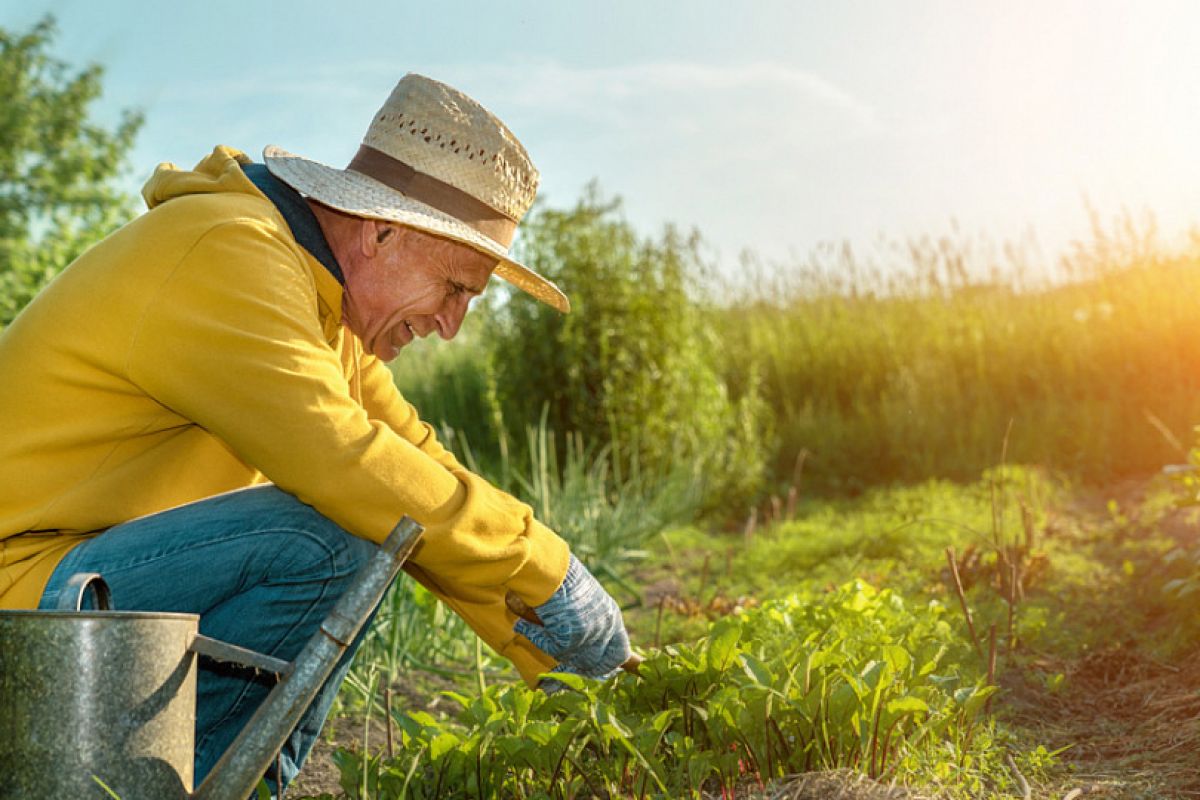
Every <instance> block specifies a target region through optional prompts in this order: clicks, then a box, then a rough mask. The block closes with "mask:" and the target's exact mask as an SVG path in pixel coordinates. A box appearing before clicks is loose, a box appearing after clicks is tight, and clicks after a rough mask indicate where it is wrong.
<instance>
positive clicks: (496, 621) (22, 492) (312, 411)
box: [0, 75, 629, 784]
mask: <svg viewBox="0 0 1200 800" xmlns="http://www.w3.org/2000/svg"><path fill="white" fill-rule="evenodd" d="M264 160H265V164H253V163H251V162H250V160H249V159H247V158H246V157H245V156H244V155H242V154H241V153H239V152H236V151H234V150H231V149H228V148H224V147H218V148H217V149H216V150H214V151H213V153H212V154H211V155H210V156H208V157H207V158H206V159H204V160H203V161H202V162H201V163H200V164H199V165H198V166H197V167H196V168H195V169H194V170H192V171H182V170H179V169H177V168H175V167H174V166H173V165H162V166H160V167H159V169H158V170H157V171H156V172H155V174H154V176H153V177H152V178H151V179H150V181H149V182H148V183H147V184H146V187H145V189H144V191H143V194H144V196H145V198H146V202H147V204H148V205H149V207H150V210H149V211H148V212H147V213H146V214H144V215H142V216H141V217H140V218H138V219H136V220H135V221H133V222H131V223H130V224H129V225H127V226H125V227H124V228H122V229H121V230H119V231H117V232H116V233H114V234H112V235H111V236H109V237H108V238H107V239H105V240H104V241H103V242H101V243H100V244H98V245H97V246H95V247H94V248H92V249H91V250H89V251H88V252H87V253H85V254H84V255H83V256H81V257H80V258H79V259H78V260H77V261H76V262H75V263H74V264H72V265H71V266H70V267H69V268H68V269H67V270H66V271H65V272H63V274H62V275H61V276H59V277H58V278H57V279H56V280H55V281H54V282H53V283H52V284H51V285H50V286H49V287H47V289H46V290H45V291H44V292H42V293H41V295H40V296H39V297H38V298H37V299H35V300H34V301H33V303H32V304H31V305H30V306H29V307H28V308H27V309H26V310H25V311H24V312H23V313H22V315H21V316H20V317H19V318H18V319H17V320H16V321H15V322H13V324H12V325H11V326H10V327H9V328H8V329H7V330H5V331H4V332H3V334H2V335H0V419H3V420H4V428H5V433H4V437H3V438H2V439H0V607H4V608H34V607H38V606H39V605H40V606H42V607H48V606H52V605H53V604H54V602H55V600H56V598H57V595H58V593H59V592H60V591H61V590H62V589H63V588H64V585H65V583H66V581H67V580H68V578H69V577H70V576H71V575H72V574H74V573H76V572H99V573H101V574H103V576H104V577H105V579H106V580H107V582H108V583H109V585H110V587H111V589H112V595H113V600H114V603H115V604H116V606H117V607H118V608H123V609H130V610H133V609H137V610H162V611H180V612H192V613H198V614H200V615H201V621H200V628H201V631H202V632H203V633H205V634H207V635H210V636H213V637H216V638H218V639H223V640H226V641H230V642H233V643H236V644H241V645H244V646H247V647H250V648H253V649H255V650H258V651H260V652H265V653H269V654H273V655H276V656H279V657H281V658H285V659H291V658H293V657H294V656H295V655H296V654H297V653H298V651H299V649H300V647H301V646H302V644H303V643H304V641H305V640H306V639H307V638H308V637H309V635H310V634H311V633H312V631H313V630H314V629H315V626H316V625H317V624H318V623H319V622H320V620H321V619H322V618H323V617H324V616H325V614H326V612H327V611H328V610H329V608H331V607H332V605H333V603H334V601H335V600H336V599H337V597H338V595H339V594H340V593H341V592H342V591H343V590H344V587H345V586H346V584H347V582H348V579H349V577H350V576H352V575H353V573H354V572H355V571H356V569H357V568H358V567H359V566H360V565H361V564H362V563H363V562H364V561H365V560H366V559H367V558H369V557H370V555H371V553H372V552H373V551H374V549H375V548H376V546H377V543H378V542H381V541H382V540H383V539H384V538H385V537H386V535H387V534H388V532H389V531H390V530H391V528H392V527H393V526H394V525H395V523H396V522H397V520H398V519H399V518H400V517H401V516H402V515H404V514H409V515H411V516H412V517H414V518H415V519H416V520H417V521H418V522H420V523H421V524H422V525H424V526H425V528H426V532H425V536H424V538H423V541H422V543H421V545H420V546H419V549H418V550H417V552H416V553H415V554H414V556H413V557H412V559H411V561H410V563H409V565H408V569H409V571H410V572H411V573H412V574H413V575H414V576H415V577H416V578H417V579H419V580H420V581H421V582H422V583H423V584H424V585H425V586H427V587H428V588H429V589H430V590H431V591H433V592H434V593H435V594H436V595H437V596H438V597H439V598H441V599H442V600H443V601H445V602H446V603H448V604H449V605H450V606H451V607H452V608H453V609H454V610H455V611H456V612H457V613H458V614H460V615H461V616H462V617H464V618H465V619H466V620H467V621H468V622H469V623H470V624H471V626H472V627H473V628H474V629H475V630H476V631H477V632H478V633H479V635H480V636H481V637H482V638H483V639H484V640H485V641H487V643H488V644H489V645H491V646H492V647H493V648H494V649H495V650H497V651H498V652H499V653H501V654H502V655H504V656H506V657H507V658H509V659H510V660H512V661H513V662H514V663H515V665H516V666H517V667H518V669H519V670H520V672H521V674H522V675H523V676H524V677H525V679H526V680H528V681H530V682H533V681H535V680H536V678H537V675H538V674H540V673H542V672H546V671H549V670H551V669H553V668H555V667H556V665H557V666H558V667H559V668H561V669H564V670H568V671H574V672H578V673H581V674H585V675H592V676H601V675H605V674H607V673H609V672H610V671H612V670H613V669H615V668H616V667H617V666H618V665H620V664H621V663H622V662H623V661H624V660H625V659H626V657H627V656H628V655H629V642H628V638H627V637H626V635H625V630H624V626H623V624H622V621H621V614H620V611H619V610H618V609H617V607H616V605H615V603H614V602H613V601H612V599H611V598H610V597H609V596H608V595H607V594H606V593H605V592H604V590H603V589H602V588H601V587H600V586H599V584H598V583H597V582H596V581H595V579H594V578H593V577H592V576H591V575H590V574H589V573H588V571H587V570H586V569H585V568H584V567H583V566H582V565H581V564H580V563H579V562H578V561H577V560H576V559H575V558H574V556H572V555H571V554H570V552H569V550H568V548H567V545H566V544H565V543H564V542H563V541H562V540H561V539H560V538H559V537H558V536H557V535H555V534H554V533H553V532H551V531H550V530H548V529H547V528H546V527H544V526H543V525H541V524H540V523H539V522H538V521H537V520H535V519H534V518H533V515H532V512H531V510H530V509H529V507H528V506H526V505H524V504H522V503H520V502H518V501H517V500H515V499H514V498H512V497H510V496H509V495H507V494H505V493H503V492H501V491H499V490H497V489H496V488H494V487H492V486H491V485H489V484H488V483H487V482H486V481H485V480H483V479H482V478H480V477H478V476H477V475H474V474H472V473H471V472H469V471H468V470H466V469H464V468H463V466H462V465H461V464H459V463H458V461H457V460H456V459H455V458H454V456H453V455H452V454H451V453H449V452H448V451H446V450H445V449H444V448H443V447H442V446H441V445H440V444H439V443H438V441H437V440H436V438H435V437H434V434H433V431H432V429H431V428H430V427H429V426H428V425H427V424H425V423H423V422H421V420H420V419H419V418H418V416H417V412H416V411H415V410H414V409H413V407H412V406H410V405H409V404H408V403H406V402H405V401H404V399H403V398H402V397H401V396H400V394H399V393H398V392H397V391H396V389H395V387H394V385H393V382H392V377H391V374H390V373H389V372H388V370H387V369H386V367H385V366H384V364H383V362H385V361H389V360H391V359H392V358H395V356H396V355H397V353H398V352H399V351H400V350H401V349H402V348H404V347H405V346H406V345H407V344H409V343H410V342H411V341H412V340H413V339H414V338H416V337H418V336H428V335H429V334H431V333H436V334H437V335H438V336H440V337H442V338H443V339H450V338H453V336H454V335H455V334H456V333H457V332H458V329H459V326H460V325H461V324H462V320H463V317H464V316H465V315H466V313H467V309H468V306H469V303H470V301H471V298H473V297H475V296H476V295H478V294H480V293H481V292H482V291H483V290H484V286H485V285H486V283H487V281H488V279H489V277H490V276H491V275H492V273H493V272H495V273H496V274H497V275H499V276H501V277H502V278H504V279H506V280H508V281H510V282H511V283H513V284H515V285H516V286H518V287H519V288H521V289H522V290H524V291H526V292H528V293H530V294H532V295H533V296H535V297H537V298H538V299H539V300H541V301H543V302H546V303H548V304H550V305H552V306H554V307H555V308H557V309H559V310H560V311H562V312H566V311H568V310H569V305H568V302H567V299H566V297H564V296H563V295H562V293H561V292H559V291H558V289H557V288H556V287H555V286H554V285H553V284H551V283H549V282H548V281H546V280H545V279H543V278H542V277H540V276H539V275H537V274H535V273H534V272H532V271H530V270H529V269H527V268H525V267H523V266H521V265H520V264H518V263H516V262H515V261H513V260H512V259H511V258H509V255H508V246H509V244H510V243H511V241H512V238H513V234H514V231H515V229H516V225H517V223H518V222H519V221H520V219H521V218H522V216H523V215H524V214H525V212H526V211H527V210H528V209H529V207H530V205H531V203H532V202H533V198H534V194H535V192H536V189H537V180H538V178H537V172H536V171H535V170H534V168H533V165H532V164H531V163H530V161H529V158H528V156H527V154H526V152H525V150H524V148H523V147H522V146H521V145H520V143H519V142H518V141H517V140H516V138H515V137H514V136H513V135H512V133H511V132H510V131H509V130H508V129H507V128H506V127H505V126H504V125H503V124H502V123H501V122H500V121H499V120H497V119H496V118H495V117H494V116H492V115H491V114H489V113H488V112H487V111H486V110H485V109H483V108H482V107H481V106H480V105H479V104H478V103H476V102H475V101H473V100H472V99H471V98H469V97H467V96H465V95H464V94H462V93H460V92H458V91H456V90H454V89H452V88H450V87H448V86H445V85H443V84H441V83H438V82H436V81H433V80H430V79H428V78H425V77H422V76H419V75H407V76H405V77H404V78H403V79H402V80H401V81H400V82H399V84H397V86H396V88H395V90H394V91H393V92H392V94H391V96H390V97H389V98H388V100H387V102H386V103H384V105H383V107H382V108H381V109H380V111H379V113H378V114H376V115H375V117H374V119H373V120H372V122H371V124H370V128H369V129H368V131H367V134H366V137H365V139H364V141H363V145H362V147H361V148H360V150H359V151H358V153H357V155H356V156H355V157H354V159H353V161H352V162H351V163H350V165H349V167H348V168H347V169H345V170H339V169H334V168H331V167H327V166H324V165H322V164H318V163H316V162H313V161H309V160H306V159H303V158H300V157H298V156H295V155H292V154H289V153H287V152H285V151H283V150H281V149H279V148H276V147H268V148H267V149H266V151H265V154H264ZM509 592H512V593H514V594H515V595H516V596H517V597H519V598H520V599H521V600H523V601H524V602H525V603H526V604H528V605H530V606H533V607H535V609H536V610H537V611H538V614H539V615H540V616H541V618H542V621H543V622H544V624H545V627H544V628H539V627H537V626H533V625H530V624H529V623H527V622H525V621H524V620H520V619H517V618H516V617H515V616H514V615H513V614H512V613H511V612H510V611H508V609H507V608H506V604H505V596H506V594H507V593H509ZM348 663H349V654H348V657H347V658H346V659H344V660H343V663H342V665H341V666H340V668H339V670H338V671H337V672H336V673H335V675H334V676H333V678H331V680H330V682H329V684H328V685H327V686H326V687H325V689H324V690H323V692H322V695H321V697H320V698H319V700H318V702H317V703H315V704H314V706H313V708H312V709H310V711H309V713H308V714H307V716H306V717H305V719H304V720H303V721H302V722H301V724H300V725H299V727H298V728H297V730H296V732H295V734H294V735H293V736H292V738H291V740H290V741H289V744H288V746H287V749H286V750H285V753H284V759H283V764H284V768H283V774H282V775H280V776H279V778H280V780H282V781H283V782H284V783H285V784H286V782H287V781H288V780H290V779H291V778H292V777H293V776H294V775H295V774H296V772H297V771H298V770H299V767H300V765H301V764H302V763H303V760H304V758H305V756H306V754H307V753H308V750H309V748H310V747H311V745H312V742H313V740H314V738H315V737H316V735H317V733H318V732H319V730H320V727H321V725H322V723H323V721H324V718H325V715H326V713H327V711H328V708H329V705H330V703H331V702H332V699H333V697H334V695H335V694H336V691H337V687H338V684H339V683H340V680H341V678H342V676H344V674H345V670H346V666H347V664H348ZM266 689H267V687H266V686H265V685H263V684H261V683H259V682H256V681H255V680H254V679H253V678H252V676H248V675H247V674H245V672H242V671H239V670H237V669H232V668H225V667H223V666H220V665H216V664H210V663H207V662H202V663H201V672H200V676H199V688H198V693H199V696H198V710H197V716H198V719H197V740H196V779H197V781H199V780H200V779H201V778H202V777H203V776H204V775H205V773H207V772H208V770H209V769H210V768H211V767H212V766H213V764H214V763H215V761H216V759H217V758H218V757H219V756H220V754H221V753H222V752H223V750H224V749H225V746H226V745H227V744H228V743H229V742H230V741H231V740H232V739H233V737H234V736H235V734H236V733H237V731H238V730H239V729H240V728H241V727H242V725H243V724H244V722H245V721H246V720H247V719H248V718H249V716H250V715H251V714H252V713H253V711H254V708H255V706H256V705H257V703H258V701H259V700H260V699H261V698H262V697H263V696H264V695H265V693H266Z"/></svg>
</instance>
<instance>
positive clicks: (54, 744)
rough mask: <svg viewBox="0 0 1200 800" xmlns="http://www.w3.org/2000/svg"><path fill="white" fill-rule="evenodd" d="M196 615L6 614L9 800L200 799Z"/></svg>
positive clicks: (3, 753) (1, 789)
mask: <svg viewBox="0 0 1200 800" xmlns="http://www.w3.org/2000/svg"><path fill="white" fill-rule="evenodd" d="M198 624H199V617H198V616H196V615H195V614H166V613H141V612H123V611H98V612H75V611H0V800H9V798H11V799H12V800H18V799H19V800H33V799H34V798H71V799H72V800H87V799H89V798H109V797H110V795H108V793H106V792H105V791H104V790H103V789H102V788H101V787H100V785H99V784H98V783H97V782H96V780H95V778H99V779H100V780H102V781H103V782H104V783H105V784H107V785H108V786H109V787H110V788H111V789H112V790H113V791H114V792H116V794H117V795H119V796H120V797H121V799H122V800H176V799H177V798H184V797H186V796H187V794H188V792H189V791H190V790H191V788H192V779H193V773H192V770H193V760H194V757H195V747H194V741H193V739H194V730H195V724H196V723H195V695H196V688H195V686H196V669H195V662H196V656H195V655H194V654H192V653H190V652H189V651H188V644H189V643H190V642H191V640H192V637H193V636H195V634H196V630H197V627H198Z"/></svg>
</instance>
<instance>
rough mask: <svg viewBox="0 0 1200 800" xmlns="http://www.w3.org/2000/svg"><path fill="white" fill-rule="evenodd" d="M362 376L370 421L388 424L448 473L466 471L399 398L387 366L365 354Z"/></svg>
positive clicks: (430, 429)
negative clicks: (449, 471)
mask: <svg viewBox="0 0 1200 800" xmlns="http://www.w3.org/2000/svg"><path fill="white" fill-rule="evenodd" d="M359 375H360V379H361V382H362V404H363V408H365V409H366V411H367V416H368V417H370V418H371V419H377V420H380V421H381V422H385V423H387V425H388V427H390V428H391V429H392V430H394V431H395V432H396V433H398V434H399V435H401V436H403V437H404V438H405V439H408V440H409V441H410V442H412V443H413V444H415V445H416V446H417V447H418V448H419V449H420V450H421V452H423V453H425V454H426V455H428V456H429V457H430V458H432V459H433V460H434V461H436V462H438V463H439V464H441V465H442V466H443V467H445V468H446V469H448V470H451V471H453V470H460V469H464V467H463V466H462V464H460V463H459V461H458V459H457V458H455V457H454V454H453V453H451V452H450V451H449V450H448V449H446V448H445V447H444V446H443V445H442V443H441V442H440V441H438V438H437V434H436V433H435V432H434V430H433V426H432V425H430V424H429V423H428V422H425V421H424V420H422V419H421V417H420V415H419V414H418V412H417V409H416V408H415V407H414V406H413V404H412V403H410V402H408V401H407V400H405V399H404V396H403V395H402V394H400V390H399V389H397V388H396V382H395V378H394V377H393V376H392V372H391V370H389V369H388V368H387V365H385V364H384V363H383V362H382V361H380V360H379V359H378V358H376V357H375V356H373V355H370V354H369V353H367V354H364V355H363V357H362V358H361V359H360V360H359Z"/></svg>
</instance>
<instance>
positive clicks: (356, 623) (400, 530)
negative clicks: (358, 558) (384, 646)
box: [195, 517, 423, 800]
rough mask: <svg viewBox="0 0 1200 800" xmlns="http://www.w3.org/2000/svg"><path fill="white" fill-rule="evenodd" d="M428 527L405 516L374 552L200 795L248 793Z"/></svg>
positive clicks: (202, 799)
mask: <svg viewBox="0 0 1200 800" xmlns="http://www.w3.org/2000/svg"><path fill="white" fill-rule="evenodd" d="M422 532H423V528H422V527H421V526H420V525H419V524H417V522H416V521H414V520H412V519H410V518H409V517H404V518H402V519H401V520H400V522H399V523H398V524H397V525H396V527H395V528H393V529H392V532H391V534H389V535H388V538H387V540H386V541H385V542H384V543H383V545H382V546H381V547H380V548H379V552H377V553H376V554H375V555H374V557H373V558H372V559H371V560H370V561H369V562H367V563H366V564H365V565H363V567H362V569H361V570H359V572H358V574H357V575H356V576H355V577H354V581H353V582H352V583H351V585H350V587H349V588H347V589H346V592H345V593H344V594H343V595H342V596H341V597H340V598H339V599H338V602H337V604H336V605H335V606H334V607H333V610H332V611H330V612H329V615H328V616H327V617H326V618H325V621H324V622H322V623H321V628H320V630H318V631H317V632H316V633H315V634H313V637H312V639H310V640H309V642H308V644H306V645H305V646H304V649H303V650H302V651H301V652H300V655H299V656H297V657H296V660H295V661H293V662H292V671H291V674H289V675H288V676H287V677H286V678H284V679H283V680H282V681H280V682H279V683H277V684H276V685H275V688H274V689H272V690H271V694H269V695H268V696H267V699H266V700H264V701H263V703H262V705H261V706H259V707H258V710H257V711H256V712H255V713H254V716H253V717H252V718H251V720H250V722H248V723H247V724H246V727H245V728H243V729H242V732H241V733H240V734H239V735H238V738H237V739H235V740H234V742H233V744H231V745H230V746H229V748H228V749H227V750H226V751H225V753H224V754H223V755H222V756H221V759H220V760H219V761H218V762H217V765H216V766H215V767H213V769H212V771H211V772H209V773H208V776H207V777H206V778H205V779H204V782H203V783H202V784H200V788H199V789H197V790H196V794H195V797H196V800H240V798H243V797H248V796H249V795H250V793H251V791H252V790H253V789H254V786H255V785H256V784H257V783H258V780H259V777H260V776H261V775H262V774H263V773H264V772H265V771H266V769H267V766H268V765H269V764H270V763H271V759H272V758H273V757H274V755H275V753H276V752H277V751H278V750H279V748H280V747H281V746H282V745H283V742H284V740H285V739H286V738H287V737H288V736H289V735H291V732H292V730H293V729H294V728H295V727H296V724H297V723H298V722H299V721H300V717H301V716H302V715H303V714H304V712H305V711H306V710H307V709H308V707H309V705H311V704H312V701H313V698H314V697H316V694H317V692H319V691H320V690H321V687H322V686H323V685H324V684H325V680H326V679H327V678H328V677H329V673H331V672H332V671H333V668H334V666H336V665H337V661H338V659H339V658H340V657H341V655H342V653H343V652H344V651H345V649H346V647H347V646H348V645H349V644H350V642H351V641H353V640H354V637H355V636H356V635H357V634H358V631H359V629H360V628H361V627H362V626H363V623H364V622H366V619H367V617H368V616H369V615H370V614H371V612H372V611H373V610H374V609H375V607H376V606H377V605H379V601H380V600H381V599H383V594H384V592H386V591H387V588H388V587H389V586H391V585H392V581H393V580H395V578H396V574H397V573H398V572H399V571H400V567H401V566H402V565H403V564H404V562H405V560H406V559H407V558H408V557H409V555H410V554H411V553H412V551H413V548H414V547H416V544H417V541H418V540H419V539H420V537H421V533H422Z"/></svg>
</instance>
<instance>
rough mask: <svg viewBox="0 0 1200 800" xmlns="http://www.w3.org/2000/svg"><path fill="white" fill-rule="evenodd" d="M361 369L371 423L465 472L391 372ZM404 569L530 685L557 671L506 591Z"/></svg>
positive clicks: (367, 358) (374, 366)
mask: <svg viewBox="0 0 1200 800" xmlns="http://www.w3.org/2000/svg"><path fill="white" fill-rule="evenodd" d="M360 366H361V371H360V377H361V387H362V404H363V407H364V408H365V409H366V411H367V414H368V415H369V416H370V417H371V419H377V420H380V421H382V422H384V423H386V424H387V425H388V426H389V427H391V428H392V430H394V431H395V432H396V433H398V434H399V435H401V436H403V437H404V438H406V439H408V440H409V441H410V442H412V443H413V444H415V445H416V446H417V447H418V448H420V449H421V450H422V452H424V453H426V454H427V455H428V456H429V457H430V458H432V459H434V460H435V461H437V462H438V463H439V464H441V465H442V466H443V467H445V468H446V469H448V470H451V471H458V470H462V469H463V467H462V466H461V465H460V464H459V462H458V460H457V459H456V458H455V457H454V454H453V453H451V452H450V451H449V450H447V449H446V448H445V447H443V446H442V444H441V443H440V442H439V441H438V439H437V435H436V434H435V433H434V430H433V427H432V426H431V425H430V424H429V423H427V422H424V421H422V420H421V418H420V417H419V415H418V413H417V410H416V408H415V407H414V406H413V405H412V404H411V403H409V402H408V401H406V400H405V399H404V397H403V395H401V394H400V391H399V389H397V388H396V383H395V379H394V377H393V376H392V372H391V370H389V369H388V368H387V366H386V365H384V363H383V362H382V361H380V360H379V359H378V358H376V357H375V356H373V355H370V354H365V355H364V356H363V358H362V360H361V362H360ZM405 569H406V570H407V571H408V573H409V574H411V575H412V576H413V577H414V578H415V579H416V580H418V581H420V582H421V584H422V585H423V586H425V588H426V589H428V590H429V591H431V592H432V593H433V594H434V595H435V596H436V597H438V598H439V599H440V600H441V601H442V602H444V603H446V604H447V605H448V606H450V608H452V609H453V610H454V612H455V613H456V614H458V615H459V616H460V617H462V618H463V619H464V620H466V622H467V624H469V625H470V626H471V627H472V628H473V629H474V630H475V632H476V633H477V634H479V636H480V637H481V638H482V639H483V640H484V641H486V642H487V643H488V644H489V645H490V646H491V647H492V649H493V650H495V651H496V652H498V653H499V654H500V655H502V656H504V657H506V658H508V659H509V660H510V661H512V662H513V664H514V666H516V668H517V670H518V671H519V672H520V673H521V676H522V677H523V678H524V679H525V680H526V682H528V683H529V684H530V685H531V686H533V685H536V682H537V678H538V676H539V675H541V674H542V673H545V672H550V671H551V670H553V669H554V667H555V666H556V663H557V662H556V661H555V660H554V659H553V658H551V657H550V656H548V655H546V654H545V653H543V652H542V651H541V650H538V649H537V648H536V647H534V645H533V644H532V643H531V642H530V641H529V640H528V639H526V638H525V637H524V636H520V635H518V634H516V633H515V632H514V631H513V623H514V622H515V621H516V617H515V616H514V615H513V614H512V612H511V611H509V609H508V606H507V605H506V604H505V602H504V591H503V590H498V589H493V588H479V587H473V586H469V585H466V584H463V583H461V582H456V581H454V580H453V579H451V578H447V577H441V576H438V575H434V574H432V573H430V572H428V571H427V570H425V569H424V568H422V567H421V566H420V565H419V564H415V563H413V562H411V561H410V562H409V563H408V564H407V565H405ZM560 583H561V581H560Z"/></svg>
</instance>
